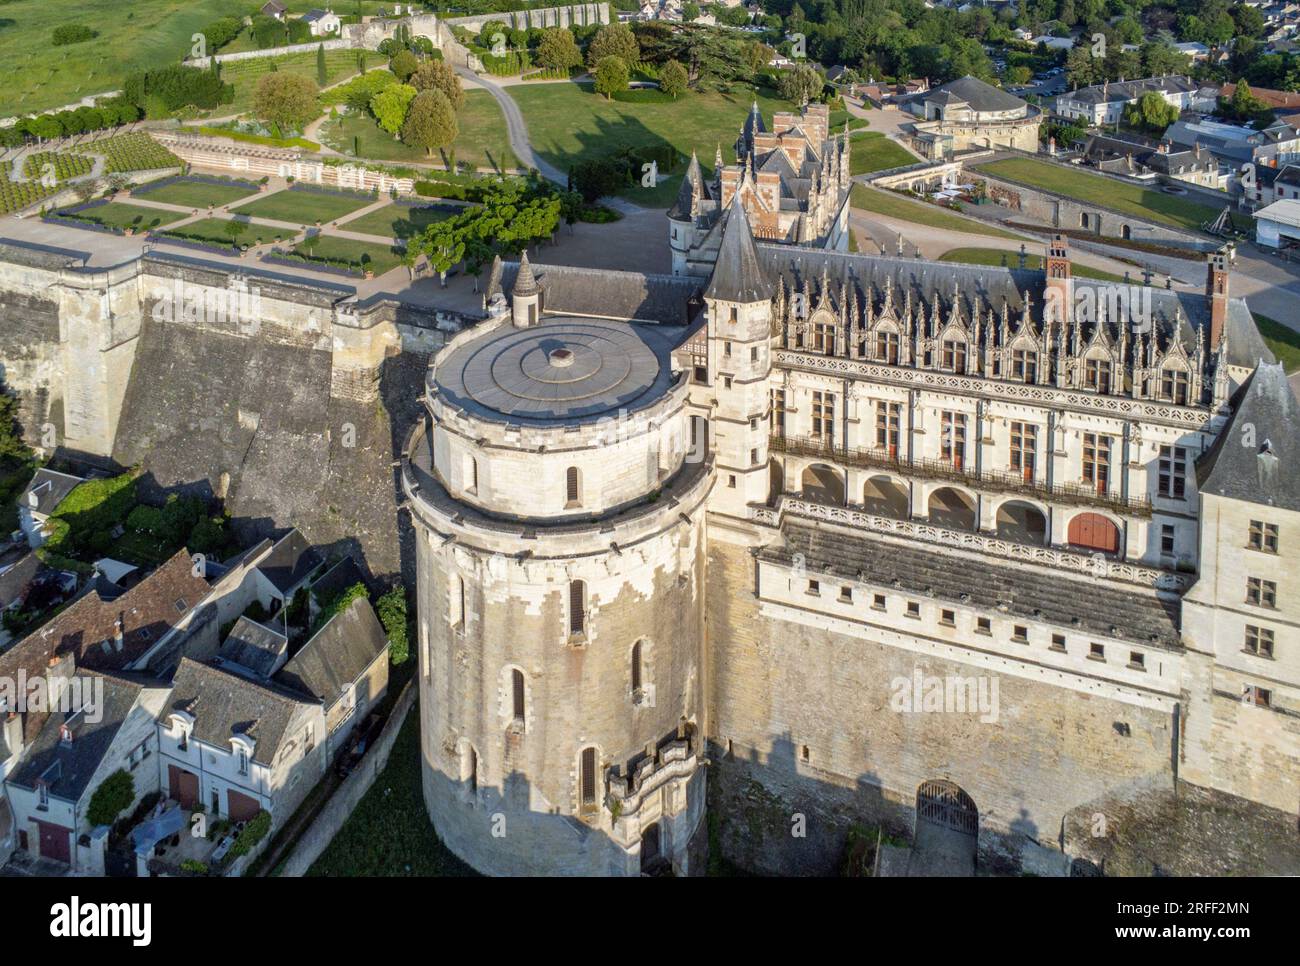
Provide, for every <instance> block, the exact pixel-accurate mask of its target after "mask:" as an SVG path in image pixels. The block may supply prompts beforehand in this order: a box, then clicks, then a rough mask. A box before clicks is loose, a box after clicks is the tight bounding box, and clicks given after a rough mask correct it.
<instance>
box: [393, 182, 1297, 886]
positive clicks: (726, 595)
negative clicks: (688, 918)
mask: <svg viewBox="0 0 1300 966" xmlns="http://www.w3.org/2000/svg"><path fill="white" fill-rule="evenodd" d="M745 177H747V175H745V174H742V175H741V179H742V182H743V179H744V178H745ZM725 183H726V182H725V181H724V185H725ZM697 190H698V186H696V185H693V184H688V186H687V187H686V188H684V189H683V197H684V198H685V197H686V196H687V195H688V194H689V195H690V196H691V197H692V198H695V197H697V195H696V194H695V192H697ZM737 194H738V193H736V192H733V193H732V196H731V198H730V201H729V203H728V205H727V207H726V209H725V211H724V212H723V213H722V214H721V215H720V216H719V217H718V220H717V223H716V224H715V225H714V228H713V229H712V230H714V231H716V232H717V233H718V234H719V235H720V238H719V240H718V244H717V250H716V258H715V264H714V266H713V268H712V271H711V272H710V274H709V275H708V276H707V277H704V278H697V277H694V276H692V275H676V276H667V275H664V276H655V275H643V274H635V273H609V272H599V273H598V272H592V271H589V270H585V269H576V268H565V267H554V266H548V267H547V268H546V269H545V270H544V271H543V272H538V271H537V270H535V268H534V266H532V265H530V263H529V262H528V260H527V258H526V257H525V258H524V259H523V260H522V261H521V262H519V263H518V264H500V263H498V264H497V265H496V266H495V268H494V271H493V274H492V278H491V280H490V283H489V286H488V289H487V293H486V296H485V298H486V299H487V306H488V309H489V312H490V318H489V320H488V322H486V323H484V324H483V325H480V326H478V327H475V328H473V329H469V330H466V331H464V332H462V333H461V334H459V335H457V336H456V337H454V338H452V339H451V340H450V341H449V342H448V344H447V345H446V346H445V347H444V348H443V349H442V350H440V351H439V352H438V353H437V355H436V357H435V359H434V361H433V363H432V365H431V367H430V369H429V376H428V380H427V382H426V384H425V386H424V402H425V408H426V414H425V418H424V419H423V420H422V421H421V422H420V424H419V425H417V426H416V428H415V430H414V432H413V433H412V435H411V436H410V438H409V439H408V440H407V442H406V444H405V449H404V452H403V462H402V484H403V490H404V492H405V495H406V498H407V505H408V506H409V508H410V509H411V513H412V518H413V520H414V522H415V525H416V532H417V542H418V564H417V572H418V601H419V615H420V617H419V631H418V647H419V668H420V687H421V696H420V714H421V730H422V753H423V758H424V792H425V800H426V803H427V805H428V808H429V813H430V816H431V818H432V819H433V822H434V825H435V826H436V828H437V830H438V833H439V835H440V836H441V837H442V838H443V839H444V841H445V842H446V844H447V845H448V846H449V847H450V848H451V849H452V850H453V851H455V852H456V854H457V855H459V856H461V857H462V858H463V859H465V860H466V861H468V862H470V863H471V864H473V865H474V866H475V867H476V868H478V869H480V870H482V871H486V872H491V873H499V874H557V873H584V874H602V875H603V874H637V873H639V872H651V871H654V870H655V869H657V868H658V869H662V868H665V867H671V868H673V869H675V870H676V871H677V872H680V873H695V872H699V871H701V864H702V858H701V856H702V854H703V844H702V843H703V839H704V837H705V834H704V829H705V822H704V818H705V815H706V813H707V811H708V810H709V809H717V810H718V813H719V814H718V816H717V817H718V819H719V821H720V822H721V823H722V832H721V833H720V835H719V838H720V840H721V843H722V846H723V849H724V851H726V852H728V854H730V855H732V856H734V857H737V858H738V859H740V860H741V861H742V862H743V864H746V865H748V866H749V867H751V868H757V869H759V870H762V871H813V872H827V871H833V870H834V869H835V868H837V864H838V862H839V860H840V856H841V855H842V852H843V848H844V843H845V836H846V834H847V831H848V829H849V828H851V827H852V826H854V825H874V824H879V825H881V826H884V827H891V828H892V827H903V828H905V829H907V830H908V831H914V835H915V842H916V843H917V845H918V849H919V847H920V845H921V844H922V843H924V842H925V841H927V840H928V838H930V837H932V836H934V835H940V836H944V835H946V836H950V837H953V836H955V837H956V841H957V842H958V843H959V845H958V847H957V851H958V852H959V853H960V852H961V850H962V849H963V848H964V849H968V850H969V861H970V863H971V867H972V868H973V867H974V863H975V861H976V855H977V854H978V856H979V861H981V862H985V863H990V864H991V866H992V867H1006V868H1012V869H1022V870H1028V871H1038V872H1052V873H1057V874H1060V873H1062V872H1064V871H1066V870H1067V869H1068V868H1069V864H1070V859H1071V858H1072V857H1073V856H1074V855H1075V854H1077V853H1075V852H1074V848H1073V845H1074V844H1073V843H1069V844H1068V847H1067V843H1065V842H1064V838H1065V831H1064V830H1065V828H1066V825H1067V822H1068V819H1069V817H1070V816H1071V815H1072V814H1076V813H1078V812H1079V811H1080V810H1082V812H1083V813H1084V814H1086V815H1093V814H1104V812H1105V807H1104V806H1100V805H1099V804H1098V803H1101V802H1103V801H1106V800H1108V799H1110V798H1111V797H1113V796H1117V795H1133V794H1137V795H1139V796H1141V795H1158V794H1160V793H1162V792H1168V791H1169V790H1171V789H1173V788H1174V787H1175V786H1179V787H1183V786H1186V785H1192V786H1197V787H1200V788H1203V789H1207V790H1210V791H1212V792H1214V793H1222V794H1225V795H1227V796H1230V797H1232V798H1233V799H1234V800H1243V801H1244V802H1246V803H1247V804H1249V805H1251V806H1252V807H1256V806H1257V807H1259V808H1261V809H1263V810H1265V811H1268V810H1277V811H1278V812H1279V813H1284V814H1287V815H1290V816H1292V817H1294V815H1295V814H1296V812H1297V810H1298V809H1300V781H1298V778H1300V772H1298V770H1297V765H1298V764H1300V727H1298V726H1297V725H1296V723H1295V722H1296V720H1297V719H1296V711H1297V710H1298V709H1300V664H1298V663H1297V661H1296V657H1295V655H1294V654H1291V653H1290V652H1289V650H1288V648H1289V646H1291V644H1292V642H1293V641H1294V639H1295V627H1296V619H1297V611H1296V604H1295V600H1296V590H1297V588H1296V586H1295V581H1296V580H1297V579H1298V578H1297V570H1296V567H1295V561H1296V560H1297V559H1300V551H1298V550H1297V546H1300V485H1298V484H1297V483H1296V480H1297V474H1296V473H1295V471H1294V468H1293V467H1291V461H1292V460H1293V459H1295V457H1296V446H1297V443H1298V442H1300V410H1298V407H1297V404H1296V400H1295V397H1294V396H1293V395H1292V393H1291V391H1290V389H1289V387H1288V386H1287V384H1286V381H1285V377H1284V375H1283V372H1282V368H1281V366H1279V365H1276V364H1274V362H1273V359H1272V356H1271V353H1270V352H1269V350H1268V349H1267V347H1266V346H1265V345H1264V343H1263V342H1262V340H1261V338H1260V336H1259V334H1258V332H1257V331H1256V328H1255V325H1254V323H1253V320H1252V318H1251V316H1250V313H1249V311H1248V310H1247V308H1246V306H1245V303H1244V302H1242V301H1241V300H1240V299H1234V298H1232V297H1230V295H1229V292H1228V271H1227V264H1226V258H1225V256H1224V255H1222V254H1216V255H1213V256H1212V257H1211V258H1210V259H1209V264H1208V268H1207V284H1206V289H1205V293H1204V294H1203V295H1201V294H1187V293H1182V292H1174V291H1170V290H1153V289H1151V288H1149V287H1145V286H1137V285H1135V286H1133V287H1132V288H1131V289H1130V288H1129V287H1127V286H1116V285H1111V284H1107V283H1100V282H1095V281H1090V280H1086V279H1082V278H1076V277H1075V276H1074V274H1073V272H1072V268H1071V263H1070V258H1069V253H1068V250H1067V248H1066V242H1065V240H1064V239H1063V238H1059V237H1058V238H1057V240H1056V241H1055V242H1054V244H1053V245H1052V247H1051V251H1050V254H1049V257H1048V258H1047V260H1046V265H1045V269H1044V270H1042V271H1027V270H1023V269H1007V268H1003V269H997V268H976V267H966V266H960V265H948V264H935V263H928V262H923V261H918V260H907V259H900V258H890V257H882V256H874V255H854V254H846V253H841V252H836V251H828V250H826V249H825V248H822V247H808V246H798V245H787V244H775V243H764V242H761V241H760V240H758V239H756V238H755V233H754V231H753V230H752V227H751V224H750V217H749V213H748V208H747V206H746V204H745V203H744V201H743V199H742V198H741V197H738V196H737ZM1117 292H1118V294H1119V295H1120V297H1119V298H1118V299H1117V298H1116V297H1115V296H1116V294H1117ZM990 697H992V698H993V699H994V700H993V701H991V702H990V701H989V700H988V699H989V698H990ZM913 698H915V700H913ZM932 698H933V699H934V700H933V701H932ZM954 701H955V702H956V706H953V702H954ZM706 762H707V763H708V770H710V771H712V772H713V774H712V775H711V776H710V778H709V785H710V793H709V799H708V804H707V805H706V800H705V799H706V795H705V777H704V776H705V771H706V768H705V763H706ZM1099 808H1100V809H1102V811H1101V812H1098V809H1099ZM1293 820H1294V819H1293V818H1292V821H1293ZM792 822H793V823H794V824H793V826H792ZM728 823H730V824H731V826H732V831H731V832H728V831H727V825H728ZM735 826H740V827H741V828H740V830H739V831H737V830H736V829H735ZM792 827H794V828H802V830H803V834H799V833H798V832H793V831H792ZM917 855H918V856H919V855H920V853H919V852H918V853H917ZM900 861H901V862H902V863H903V864H902V866H900V867H901V868H904V869H906V868H907V864H906V863H907V862H908V861H919V859H917V857H916V856H914V857H913V859H912V860H909V859H908V858H907V857H906V855H904V857H903V858H902V859H901V860H900Z"/></svg>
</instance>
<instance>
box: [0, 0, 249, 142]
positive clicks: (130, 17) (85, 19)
mask: <svg viewBox="0 0 1300 966" xmlns="http://www.w3.org/2000/svg"><path fill="white" fill-rule="evenodd" d="M248 12H249V4H248V3H247V0H131V2H130V3H129V4H123V3H121V2H120V0H77V2H76V3H50V2H49V0H13V2H11V3H6V4H3V9H2V10H0V116H9V115H11V114H19V113H26V112H28V111H42V110H47V109H50V108H55V107H62V106H63V105H64V104H68V103H70V102H72V101H75V100H77V99H79V98H82V97H85V96H86V95H88V94H99V93H102V92H105V91H111V90H118V89H120V88H121V86H122V80H123V78H124V77H126V75H127V74H130V73H132V72H134V71H138V70H144V69H146V68H150V67H157V66H159V65H161V64H170V63H175V62H178V61H179V60H180V59H181V57H182V56H183V55H184V54H187V53H188V52H189V49H190V45H191V43H192V41H191V40H190V37H191V35H192V34H194V33H196V32H198V31H201V30H202V29H203V27H204V25H205V24H208V23H211V22H212V21H213V20H216V19H217V18H218V17H242V16H244V15H245V14H247V13H248ZM66 23H81V24H85V25H86V26H88V27H90V28H91V29H92V30H96V31H98V32H99V36H97V37H96V38H95V39H93V40H88V41H85V42H84V43H79V44H68V45H66V46H63V47H55V46H53V45H52V44H51V43H50V35H51V34H52V33H53V32H54V28H55V27H58V26H60V25H62V24H66Z"/></svg>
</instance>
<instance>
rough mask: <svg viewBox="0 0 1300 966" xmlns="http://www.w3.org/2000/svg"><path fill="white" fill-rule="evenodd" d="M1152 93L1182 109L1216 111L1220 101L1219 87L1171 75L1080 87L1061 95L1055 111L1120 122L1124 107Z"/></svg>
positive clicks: (1091, 121)
mask: <svg viewBox="0 0 1300 966" xmlns="http://www.w3.org/2000/svg"><path fill="white" fill-rule="evenodd" d="M1152 92H1154V93H1156V94H1159V95H1160V96H1161V97H1162V98H1163V99H1164V100H1165V101H1166V102H1167V103H1169V104H1172V105H1173V106H1174V107H1176V108H1178V110H1179V111H1188V110H1213V109H1214V107H1215V106H1216V104H1217V95H1218V91H1217V90H1214V89H1212V88H1211V89H1204V88H1202V86H1201V84H1199V83H1198V82H1197V81H1194V80H1192V79H1191V78H1190V77H1183V76H1177V75H1171V76H1168V77H1147V78H1143V79H1141V80H1131V81H1118V82H1116V83H1111V82H1109V81H1107V82H1106V83H1104V84H1094V85H1092V86H1091V87H1081V88H1079V89H1078V90H1074V91H1069V92H1067V93H1065V94H1061V95H1059V96H1058V97H1057V98H1056V105H1055V108H1054V110H1055V113H1056V114H1057V115H1059V116H1060V117H1063V118H1066V119H1067V120H1071V121H1082V122H1083V123H1085V124H1088V125H1091V126H1096V125H1101V124H1117V123H1118V122H1119V121H1120V120H1121V119H1122V118H1123V116H1124V108H1126V107H1127V106H1128V105H1130V104H1136V103H1137V102H1138V101H1139V100H1141V99H1142V97H1143V95H1145V94H1149V93H1152Z"/></svg>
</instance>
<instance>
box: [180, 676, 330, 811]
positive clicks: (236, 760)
mask: <svg viewBox="0 0 1300 966" xmlns="http://www.w3.org/2000/svg"><path fill="white" fill-rule="evenodd" d="M157 727H158V748H159V756H160V758H159V761H160V764H161V766H162V770H161V783H162V792H163V794H164V796H166V797H170V798H173V799H175V800H176V801H178V802H180V803H181V806H182V807H184V808H186V809H194V808H196V807H200V806H201V807H203V808H204V809H205V810H206V811H207V812H208V814H209V815H210V816H212V817H221V818H227V819H230V820H231V821H234V822H241V821H247V820H248V819H251V818H252V817H253V816H255V815H256V814H257V813H258V812H259V811H266V812H268V813H270V815H271V820H272V827H276V826H277V825H278V824H279V823H280V822H281V821H282V820H283V819H285V818H287V817H288V816H290V815H292V814H293V811H294V809H295V808H297V807H298V804H299V803H300V802H301V801H302V799H303V797H304V796H305V795H306V794H307V792H308V791H310V790H311V788H312V787H313V786H314V785H315V784H316V782H317V781H319V780H320V778H321V776H322V775H323V774H324V773H325V764H326V762H325V716H324V714H323V712H322V708H321V703H320V702H319V701H318V700H316V699H314V698H308V697H304V696H303V695H302V694H300V693H299V692H297V691H293V690H290V689H289V688H286V687H284V686H282V685H280V684H277V683H275V682H272V681H264V680H255V679H254V678H253V677H251V676H249V675H246V674H240V673H235V672H234V671H233V670H232V669H230V668H227V667H218V666H217V665H216V664H204V663H200V662H198V661H192V660H190V659H189V658H181V662H180V665H179V667H177V669H176V674H175V676H174V677H173V678H172V693H171V698H170V700H169V701H168V702H167V704H166V707H164V709H163V711H162V713H161V714H160V715H159V718H158V723H157Z"/></svg>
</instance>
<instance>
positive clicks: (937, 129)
mask: <svg viewBox="0 0 1300 966" xmlns="http://www.w3.org/2000/svg"><path fill="white" fill-rule="evenodd" d="M899 103H900V106H901V107H902V108H903V110H905V111H909V112H910V113H912V114H914V115H916V116H917V117H918V118H921V120H919V121H917V122H916V123H914V124H912V125H910V133H911V135H912V143H913V145H914V146H915V148H916V150H917V151H918V152H919V153H920V154H922V155H924V156H925V157H927V158H932V159H944V158H950V157H951V156H952V155H953V154H954V153H956V152H959V151H967V150H979V149H988V148H999V147H1002V148H1015V149H1017V150H1020V151H1037V150H1038V127H1039V125H1040V124H1041V123H1042V119H1043V118H1042V112H1041V111H1040V110H1039V109H1038V108H1036V107H1034V106H1033V105H1031V104H1029V103H1028V102H1026V101H1023V100H1021V99H1020V98H1018V97H1016V96H1015V95H1013V94H1008V93H1007V92H1006V91H1003V90H999V89H998V88H996V87H993V86H992V85H991V84H986V83H985V82H984V81H982V80H980V79H979V78H976V77H971V76H969V75H968V76H966V77H962V78H960V79H958V80H955V81H950V82H948V83H947V84H942V85H940V86H939V87H935V88H932V89H930V90H926V91H923V92H921V93H918V94H915V95H913V96H912V97H909V98H905V99H903V100H901V101H900V102H899Z"/></svg>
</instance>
